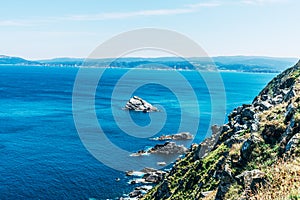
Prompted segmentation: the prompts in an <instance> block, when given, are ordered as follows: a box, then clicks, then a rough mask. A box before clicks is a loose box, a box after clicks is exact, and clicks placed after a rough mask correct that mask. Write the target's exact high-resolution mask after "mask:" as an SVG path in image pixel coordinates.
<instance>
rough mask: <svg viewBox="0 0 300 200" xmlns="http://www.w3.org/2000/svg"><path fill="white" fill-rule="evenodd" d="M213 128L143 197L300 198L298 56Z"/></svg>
mask: <svg viewBox="0 0 300 200" xmlns="http://www.w3.org/2000/svg"><path fill="white" fill-rule="evenodd" d="M245 92H247V91H245ZM212 131H213V134H212V137H211V138H208V139H206V140H205V141H203V142H202V143H201V144H199V145H193V146H192V147H191V150H190V151H189V152H188V153H187V154H186V155H185V157H184V158H182V159H179V160H178V161H177V162H176V163H175V164H174V166H173V168H172V170H171V171H170V172H169V173H168V174H167V175H166V176H165V177H164V179H163V180H162V181H161V182H160V183H159V184H158V185H157V186H156V187H154V188H153V189H152V190H150V191H149V192H148V193H147V194H146V195H145V196H144V197H143V199H147V200H148V199H155V200H156V199H157V200H158V199H300V61H299V62H298V63H297V64H296V65H295V66H294V67H291V68H289V69H287V70H285V71H284V72H283V73H281V74H279V75H278V76H277V77H275V78H274V79H273V80H272V81H271V82H269V83H268V85H267V86H266V87H265V88H264V89H263V90H262V91H261V92H260V93H259V95H258V96H257V97H255V99H254V100H253V102H252V104H249V105H242V106H240V107H237V108H235V109H234V110H233V111H232V112H231V113H230V114H229V115H228V123H227V124H224V125H222V126H220V127H217V126H214V127H212ZM208 149H209V151H208Z"/></svg>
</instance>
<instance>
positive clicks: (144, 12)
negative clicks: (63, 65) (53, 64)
mask: <svg viewBox="0 0 300 200" xmlns="http://www.w3.org/2000/svg"><path fill="white" fill-rule="evenodd" d="M299 8H300V1H297V0H198V1H195V0H185V1H183V0H152V1H149V0H135V1H134V0H126V1H125V0H113V1H104V0H86V1H83V0H77V1H71V0H52V1H45V0H27V1H18V0H10V1H2V2H1V7H0V13H1V14H0V36H1V37H0V54H4V55H11V56H20V57H24V58H28V59H44V58H53V57H86V56H88V55H89V54H90V52H91V51H93V49H94V48H96V47H97V46H98V45H99V44H101V43H102V42H104V41H105V40H107V39H109V38H111V37H112V36H114V35H116V34H119V33H122V32H124V31H129V30H132V29H137V28H145V27H154V28H163V29H170V30H174V31H177V32H179V33H182V34H185V35H187V36H188V37H190V38H191V39H193V40H194V41H196V42H197V43H198V44H199V45H201V46H202V47H203V48H204V49H205V50H206V52H207V53H208V55H210V56H218V55H260V56H275V57H300V51H299V44H300V26H299V22H300V11H299V10H300V9H299ZM145 56H146V55H145Z"/></svg>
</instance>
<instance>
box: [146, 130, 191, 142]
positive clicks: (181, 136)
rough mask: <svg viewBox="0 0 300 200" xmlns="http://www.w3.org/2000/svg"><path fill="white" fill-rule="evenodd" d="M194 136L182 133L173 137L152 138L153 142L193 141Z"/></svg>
mask: <svg viewBox="0 0 300 200" xmlns="http://www.w3.org/2000/svg"><path fill="white" fill-rule="evenodd" d="M193 138H194V136H193V135H192V134H190V133H189V132H181V133H176V134H173V135H162V136H160V137H156V138H150V139H151V140H160V141H162V140H192V139H193Z"/></svg>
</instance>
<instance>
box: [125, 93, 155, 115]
mask: <svg viewBox="0 0 300 200" xmlns="http://www.w3.org/2000/svg"><path fill="white" fill-rule="evenodd" d="M125 109H127V110H134V111H141V112H157V111H158V109H157V108H156V107H154V106H152V105H151V104H150V103H148V102H147V101H145V100H143V99H142V98H140V97H138V96H133V97H132V98H130V99H129V101H128V102H127V103H126V105H125Z"/></svg>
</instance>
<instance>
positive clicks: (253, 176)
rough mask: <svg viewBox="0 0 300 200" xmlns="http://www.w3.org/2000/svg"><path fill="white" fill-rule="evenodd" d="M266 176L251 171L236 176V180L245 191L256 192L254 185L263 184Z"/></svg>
mask: <svg viewBox="0 0 300 200" xmlns="http://www.w3.org/2000/svg"><path fill="white" fill-rule="evenodd" d="M265 176H266V174H265V173H264V172H262V171H260V170H258V169H254V170H251V171H245V172H243V173H241V174H240V175H238V176H236V179H237V180H238V181H239V182H240V183H241V184H242V185H243V186H244V189H245V190H246V191H255V190H257V188H256V185H257V184H258V183H264V182H265V179H264V178H265Z"/></svg>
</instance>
